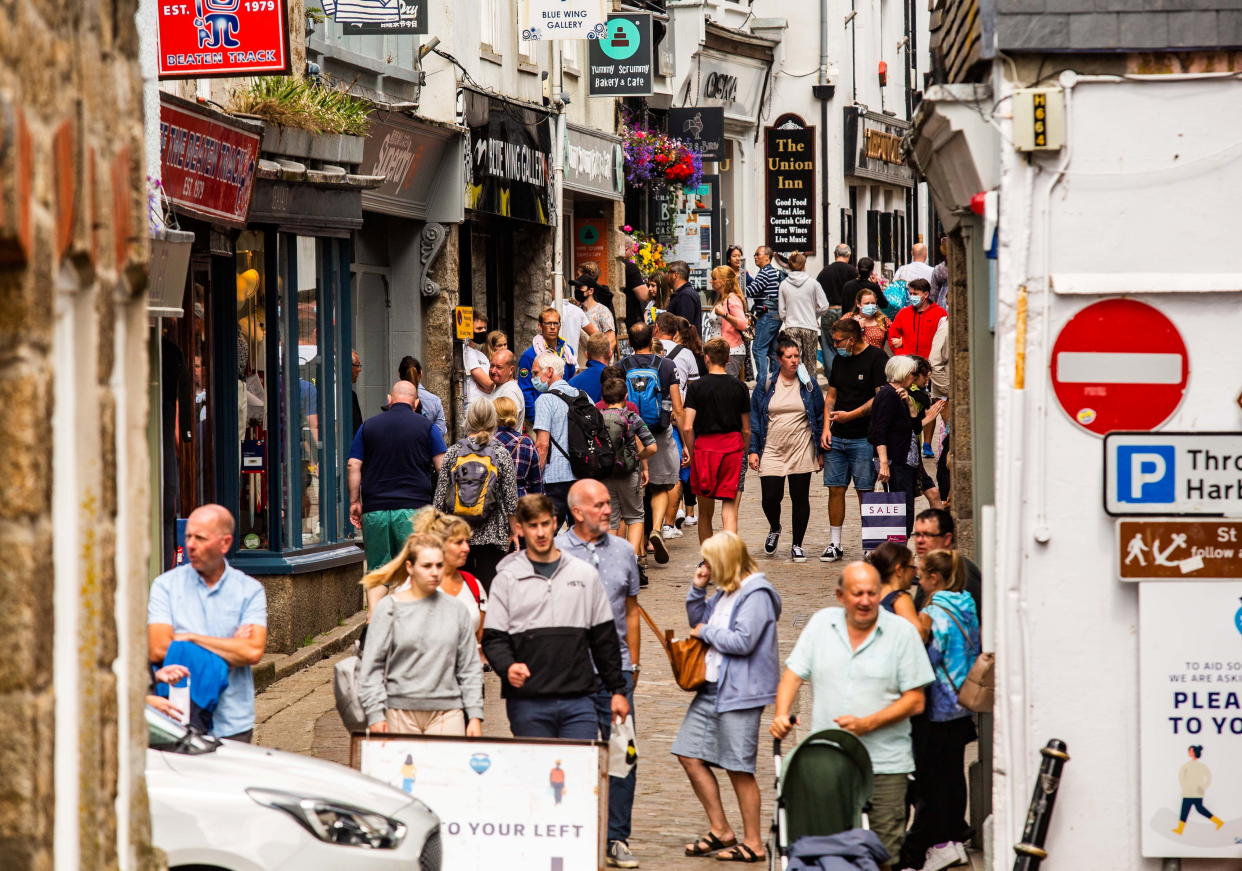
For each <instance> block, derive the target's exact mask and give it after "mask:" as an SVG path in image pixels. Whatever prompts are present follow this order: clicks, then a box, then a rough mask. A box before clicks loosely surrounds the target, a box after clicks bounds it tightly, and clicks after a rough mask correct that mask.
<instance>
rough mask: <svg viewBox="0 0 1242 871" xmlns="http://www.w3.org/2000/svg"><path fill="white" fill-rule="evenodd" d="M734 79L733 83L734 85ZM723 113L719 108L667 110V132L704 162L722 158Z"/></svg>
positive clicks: (691, 107) (697, 107) (700, 107)
mask: <svg viewBox="0 0 1242 871" xmlns="http://www.w3.org/2000/svg"><path fill="white" fill-rule="evenodd" d="M736 81H737V80H736V79H734V83H735V84H736ZM724 113H725V110H724V108H723V107H720V106H687V107H684V108H680V109H669V110H668V132H669V133H670V134H671V135H673V136H676V137H677V138H678V139H681V140H682V141H683V142H685V143H686V144H687V145H689V146H690V147H691V148H693V149H694V150H695V151H697V152H698V153H699V154H700V155H702V157H703V159H704V160H720V159H721V158H723V157H724Z"/></svg>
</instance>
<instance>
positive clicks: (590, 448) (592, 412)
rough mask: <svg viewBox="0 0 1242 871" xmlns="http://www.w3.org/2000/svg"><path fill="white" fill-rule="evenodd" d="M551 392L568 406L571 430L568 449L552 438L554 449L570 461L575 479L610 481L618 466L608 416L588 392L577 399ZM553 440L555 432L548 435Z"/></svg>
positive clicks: (569, 431)
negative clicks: (596, 405)
mask: <svg viewBox="0 0 1242 871" xmlns="http://www.w3.org/2000/svg"><path fill="white" fill-rule="evenodd" d="M548 392H549V393H551V394H553V395H555V396H556V397H557V398H558V399H560V400H561V401H562V402H564V403H565V405H566V406H568V412H569V414H568V418H567V424H568V425H567V427H566V429H567V431H568V436H569V437H568V441H569V445H568V446H567V447H568V450H566V447H562V446H561V445H559V444H557V442H556V439H552V444H553V446H555V447H556V449H557V450H558V451H560V452H561V456H563V457H564V458H565V459H567V460H569V468H570V471H572V472H573V473H574V477H575V478H600V479H602V478H610V477H612V475H613V469H614V467H615V465H616V461H617V457H616V453H615V451H614V450H613V445H612V437H611V436H610V435H609V433H608V424H607V423H605V422H604V416H603V415H602V414H600V412H599V409H598V408H596V407H595V404H594V403H592V402H591V397H589V396H587V395H586V392H585V391H582V390H579V391H578V394H577V395H576V396H572V397H571V396H566V395H565V394H564V393H561V392H560V391H559V390H550V391H548ZM548 435H549V438H551V433H549V434H548Z"/></svg>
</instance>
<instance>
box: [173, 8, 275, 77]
mask: <svg viewBox="0 0 1242 871" xmlns="http://www.w3.org/2000/svg"><path fill="white" fill-rule="evenodd" d="M285 3H286V0H184V2H172V3H168V2H161V3H156V4H155V12H156V28H157V33H158V37H159V57H158V59H157V65H158V73H159V77H160V78H161V79H192V78H206V77H208V76H261V75H269V76H270V75H288V73H289V70H290V61H289V21H288V12H287V9H286V7H285Z"/></svg>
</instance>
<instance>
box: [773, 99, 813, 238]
mask: <svg viewBox="0 0 1242 871" xmlns="http://www.w3.org/2000/svg"><path fill="white" fill-rule="evenodd" d="M763 134H764V145H765V163H764V179H765V183H764V191H765V200H766V203H767V243H768V245H770V246H771V247H772V248H773V249H774V250H776V251H781V252H788V251H801V252H803V253H805V254H813V253H815V128H814V127H807V126H806V125H805V124H803V122H802V119H801V118H799V117H798V116H797V115H784V116H782V117H780V118H778V119H777V121H776V124H775V126H772V127H766V128H764V131H763Z"/></svg>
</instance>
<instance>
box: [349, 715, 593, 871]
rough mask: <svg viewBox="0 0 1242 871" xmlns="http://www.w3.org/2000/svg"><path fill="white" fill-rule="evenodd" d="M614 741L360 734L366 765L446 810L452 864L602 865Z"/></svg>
mask: <svg viewBox="0 0 1242 871" xmlns="http://www.w3.org/2000/svg"><path fill="white" fill-rule="evenodd" d="M607 749H608V748H607V745H605V744H604V743H602V742H599V741H544V740H532V741H524V740H521V739H515V738H475V739H465V738H443V737H433V736H412V735H411V736H401V735H368V736H364V735H361V734H355V735H354V736H353V739H352V743H351V750H350V759H351V762H352V763H353V765H354V767H356V768H357V769H358V770H359V771H361V772H362V773H363V774H366V775H369V776H371V777H374V778H375V779H377V780H381V781H383V782H384V783H387V784H390V785H392V786H394V787H396V788H397V789H400V790H403V791H405V792H407V793H409V794H410V795H411V796H413V797H415V798H417V799H419V800H420V801H423V802H426V804H427V805H428V806H429V807H431V809H432V810H434V811H435V812H436V813H437V814H438V815H439V817H440V831H441V836H442V838H443V843H444V864H443V868H444V871H477V869H480V868H504V869H506V871H549V869H562V871H582V869H602V868H603V864H604V862H603V855H604V836H605V834H607V826H606V823H605V818H604V815H605V814H606V813H607V809H608V760H607Z"/></svg>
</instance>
